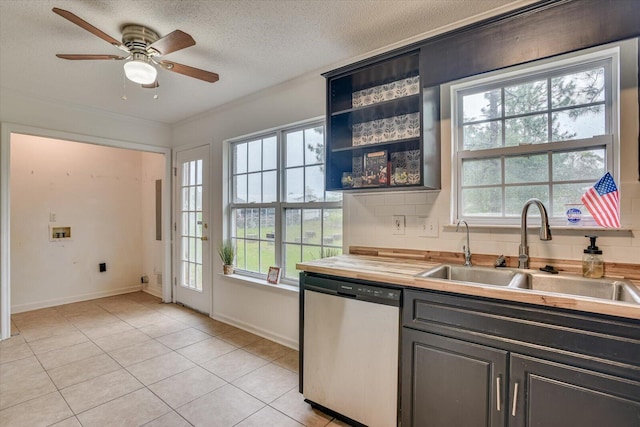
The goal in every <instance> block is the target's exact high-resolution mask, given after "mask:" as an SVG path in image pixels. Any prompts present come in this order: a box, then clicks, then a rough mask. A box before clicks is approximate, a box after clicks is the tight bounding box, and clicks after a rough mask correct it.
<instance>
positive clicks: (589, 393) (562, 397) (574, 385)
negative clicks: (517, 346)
mask: <svg viewBox="0 0 640 427" xmlns="http://www.w3.org/2000/svg"><path fill="white" fill-rule="evenodd" d="M510 364H511V369H510V371H511V372H510V394H511V398H510V402H511V404H510V408H509V420H510V421H509V425H510V426H511V425H513V426H539V427H566V426H580V427H590V426H593V427H600V426H616V427H637V426H640V383H638V382H635V381H628V380H624V379H622V378H617V377H613V376H610V375H605V374H601V373H599V372H593V371H588V370H584V369H579V368H574V367H571V366H565V365H561V364H558V363H553V362H550V361H546V360H540V359H536V358H533V357H527V356H522V355H518V354H512V355H511V356H510ZM514 399H515V406H514V403H513V401H514Z"/></svg>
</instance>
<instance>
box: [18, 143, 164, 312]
mask: <svg viewBox="0 0 640 427" xmlns="http://www.w3.org/2000/svg"><path fill="white" fill-rule="evenodd" d="M157 156H160V155H157ZM160 157H162V156H160ZM141 167H142V154H141V153H140V152H137V151H131V150H123V149H119V148H111V147H102V146H98V145H91V144H80V143H75V142H68V141H60V140H54V139H48V138H42V137H35V136H29V135H20V134H14V135H13V136H12V140H11V305H12V312H13V313H17V312H21V311H26V310H31V309H34V308H38V307H45V306H51V305H56V304H60V303H64V302H69V301H77V300H82V299H88V298H94V297H100V296H105V295H111V294H115V293H120V292H125V291H133V290H136V289H139V288H140V275H141V265H142V252H143V244H142V232H141V228H142V227H141V223H142V221H141V207H142V205H141V203H140V199H141V190H142V185H141ZM52 214H53V215H55V222H50V219H52V218H51V215H52ZM49 226H55V227H62V226H64V227H71V238H70V239H69V240H66V241H52V240H51V239H50V238H49ZM102 262H105V263H106V264H107V271H106V272H103V273H100V272H99V271H98V264H99V263H102Z"/></svg>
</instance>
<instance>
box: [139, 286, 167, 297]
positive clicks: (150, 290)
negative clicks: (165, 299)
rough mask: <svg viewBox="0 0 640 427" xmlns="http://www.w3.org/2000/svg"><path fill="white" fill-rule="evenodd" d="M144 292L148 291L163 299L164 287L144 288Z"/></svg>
mask: <svg viewBox="0 0 640 427" xmlns="http://www.w3.org/2000/svg"><path fill="white" fill-rule="evenodd" d="M142 292H146V293H148V294H149V295H153V296H154V297H158V298H160V299H162V289H153V288H149V287H146V288H142Z"/></svg>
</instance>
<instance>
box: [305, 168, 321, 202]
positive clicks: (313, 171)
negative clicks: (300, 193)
mask: <svg viewBox="0 0 640 427" xmlns="http://www.w3.org/2000/svg"><path fill="white" fill-rule="evenodd" d="M322 169H323V167H322V166H309V167H306V168H305V180H304V183H305V188H304V192H305V195H304V201H305V202H315V201H322V199H323V197H324V172H323V170H322Z"/></svg>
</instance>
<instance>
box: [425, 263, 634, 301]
mask: <svg viewBox="0 0 640 427" xmlns="http://www.w3.org/2000/svg"><path fill="white" fill-rule="evenodd" d="M416 277H422V278H426V279H437V280H447V281H451V282H456V283H467V284H476V285H478V284H479V285H490V286H501V287H508V288H512V289H522V290H528V291H538V292H553V293H556V294H562V295H575V296H581V297H588V298H598V299H603V300H609V301H621V302H626V303H631V304H639V305H640V289H638V288H637V287H636V286H635V285H634V284H633V283H631V282H628V281H625V280H617V279H607V278H603V279H587V278H585V277H582V276H578V275H571V274H549V273H542V272H540V271H537V270H528V269H527V270H522V269H513V268H504V269H502V268H491V267H476V266H472V267H465V266H464V265H449V264H443V265H440V266H438V267H435V268H432V269H430V270H426V271H423V272H421V273H418V274H416Z"/></svg>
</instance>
